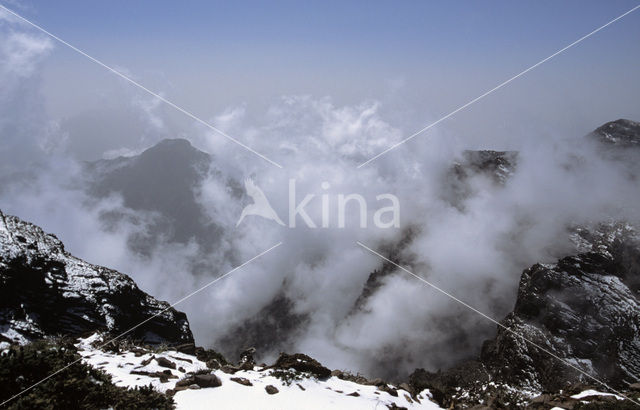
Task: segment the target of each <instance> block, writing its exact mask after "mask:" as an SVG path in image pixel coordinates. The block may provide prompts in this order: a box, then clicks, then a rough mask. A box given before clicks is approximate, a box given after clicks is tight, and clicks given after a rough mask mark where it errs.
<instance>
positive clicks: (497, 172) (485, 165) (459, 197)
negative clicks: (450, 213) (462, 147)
mask: <svg viewBox="0 0 640 410" xmlns="http://www.w3.org/2000/svg"><path fill="white" fill-rule="evenodd" d="M517 163H518V153H517V152H516V151H492V150H480V151H463V153H462V158H461V159H460V160H459V161H458V162H456V163H455V164H453V166H452V167H451V168H450V169H449V170H448V172H447V173H446V174H445V177H444V180H443V185H442V199H444V200H445V201H446V202H448V203H450V204H451V205H453V206H455V207H456V208H458V209H460V210H463V209H464V201H465V199H467V198H468V197H470V196H472V195H473V194H474V190H473V187H472V183H471V182H472V181H471V180H472V178H484V179H485V180H487V181H488V182H489V185H493V186H498V187H499V186H503V185H504V184H506V182H507V180H508V179H509V178H510V177H511V175H513V173H514V172H515V170H516V166H517Z"/></svg>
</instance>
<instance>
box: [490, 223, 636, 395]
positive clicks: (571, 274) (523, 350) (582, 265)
mask: <svg viewBox="0 0 640 410" xmlns="http://www.w3.org/2000/svg"><path fill="white" fill-rule="evenodd" d="M575 240H576V242H577V243H578V246H579V248H581V249H582V250H583V251H584V252H583V253H580V254H578V255H575V256H568V257H566V258H563V259H561V260H559V261H558V262H557V263H555V264H536V265H534V266H532V267H531V268H529V269H527V270H525V271H524V272H523V274H522V278H521V281H520V286H519V290H518V298H517V302H516V306H515V309H514V311H513V312H512V313H511V314H509V315H508V316H507V318H506V319H505V320H504V321H503V322H502V324H503V325H504V326H506V327H508V328H510V329H512V330H513V331H514V332H516V333H517V334H519V335H522V336H524V337H526V338H527V339H529V340H531V341H533V342H535V343H537V344H539V345H541V346H543V347H544V348H545V349H547V350H549V351H551V352H552V353H553V354H555V355H556V356H558V357H560V358H563V359H565V360H567V361H569V362H570V363H571V364H573V365H574V366H576V367H578V368H580V369H581V370H583V371H585V372H586V373H588V374H590V375H592V376H594V377H596V378H598V379H600V380H605V381H606V382H608V383H609V384H612V385H614V386H618V387H625V386H627V385H629V384H631V383H635V382H637V381H638V380H639V377H640V334H639V333H638V331H639V330H640V299H639V294H638V284H639V283H640V245H639V243H638V237H637V235H636V233H635V231H634V230H633V229H632V228H631V227H630V226H629V225H626V224H608V225H600V226H598V227H597V228H595V229H593V230H586V229H583V228H582V229H578V230H577V232H576V235H575ZM481 360H482V361H483V362H484V363H485V364H487V365H488V366H489V367H492V368H494V369H495V374H494V376H495V377H496V378H498V379H502V380H505V381H507V380H508V381H510V383H512V384H514V385H518V386H528V387H531V388H534V389H541V390H548V391H556V390H558V389H560V388H562V387H566V386H567V385H568V384H571V383H574V382H592V380H589V378H588V377H586V376H584V375H583V374H581V373H579V372H578V371H576V370H574V369H572V368H570V367H568V366H566V365H564V364H563V363H561V362H560V361H559V360H557V359H556V358H553V357H551V356H550V355H549V354H548V353H545V352H543V351H541V350H540V349H538V348H536V347H534V346H532V345H531V344H529V343H526V342H525V341H524V340H522V338H519V337H518V336H516V335H514V334H512V333H510V332H507V331H506V330H504V329H499V330H498V335H497V337H496V339H495V340H493V341H490V342H488V343H486V344H485V346H484V347H483V351H482V354H481Z"/></svg>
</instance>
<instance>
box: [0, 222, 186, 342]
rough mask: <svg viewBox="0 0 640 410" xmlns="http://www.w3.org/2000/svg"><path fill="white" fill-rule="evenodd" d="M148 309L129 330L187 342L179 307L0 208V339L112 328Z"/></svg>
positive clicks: (146, 338) (148, 338)
mask: <svg viewBox="0 0 640 410" xmlns="http://www.w3.org/2000/svg"><path fill="white" fill-rule="evenodd" d="M155 315H157V316H155ZM153 316H155V317H153ZM150 317H153V318H152V319H151V320H149V321H148V322H146V323H144V324H143V325H141V326H140V327H138V328H136V329H135V330H134V331H132V332H131V333H130V334H129V335H128V337H131V338H135V339H139V340H141V341H143V342H144V343H150V344H156V343H169V344H173V343H187V342H193V335H192V334H191V330H190V329H189V322H188V321H187V318H186V316H185V314H184V313H182V312H178V311H176V310H175V309H173V308H170V307H169V304H167V303H166V302H160V301H158V300H156V299H154V298H153V297H151V296H149V295H148V294H146V293H144V292H143V291H141V290H140V289H139V288H138V287H137V286H136V284H135V283H134V282H133V280H132V279H131V278H129V277H128V276H126V275H124V274H122V273H119V272H116V271H114V270H111V269H107V268H104V267H101V266H96V265H92V264H90V263H87V262H85V261H83V260H80V259H78V258H76V257H74V256H72V255H70V254H69V253H68V252H66V251H65V249H64V246H63V244H62V242H60V240H59V239H58V238H56V237H55V235H51V234H46V233H45V232H43V230H42V229H41V228H39V227H37V226H35V225H33V224H31V223H28V222H24V221H22V220H20V219H19V218H17V217H15V216H9V215H5V214H3V213H2V212H0V341H2V340H4V341H10V342H20V343H24V342H26V341H28V340H31V339H37V338H42V337H44V336H50V335H79V334H82V333H84V332H87V331H94V330H106V331H108V332H110V333H112V334H114V335H116V334H119V333H121V332H124V331H126V330H128V329H130V328H131V327H133V326H135V325H137V324H138V323H140V322H142V321H144V320H146V319H148V318H150Z"/></svg>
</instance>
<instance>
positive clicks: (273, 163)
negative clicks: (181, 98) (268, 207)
mask: <svg viewBox="0 0 640 410" xmlns="http://www.w3.org/2000/svg"><path fill="white" fill-rule="evenodd" d="M0 8H1V9H3V10H5V11H7V12H8V13H11V14H12V15H14V16H15V17H17V18H19V19H20V20H22V21H24V22H25V23H27V24H29V25H30V26H32V27H34V28H36V29H38V30H40V31H41V32H43V33H44V34H46V35H48V36H49V37H51V38H53V39H54V40H56V41H58V42H60V43H62V44H64V45H65V46H67V47H69V48H70V49H72V50H73V51H75V52H77V53H78V54H81V55H83V56H85V57H86V58H88V59H89V60H91V61H93V62H94V63H96V64H98V65H99V66H101V67H104V68H106V69H107V70H109V71H110V72H112V73H113V74H115V75H117V76H118V77H120V78H122V79H123V80H125V81H127V82H129V83H131V84H133V85H134V86H136V87H138V88H139V89H141V90H143V91H145V92H146V93H148V94H150V95H152V96H154V97H155V98H157V99H159V100H160V101H162V102H164V103H165V104H167V105H169V106H170V107H172V108H175V109H176V110H178V111H180V112H181V113H183V114H184V115H186V116H187V117H189V118H191V119H193V120H195V121H196V122H198V123H200V124H202V125H204V126H205V127H207V128H209V129H211V130H213V131H215V132H217V133H218V134H220V135H222V136H223V137H225V138H226V139H228V140H230V141H232V142H234V143H235V144H237V145H239V146H241V147H242V148H244V149H246V150H247V151H250V152H252V153H253V154H255V155H257V156H259V157H260V158H262V159H263V160H265V161H267V162H269V163H271V164H272V165H275V166H276V167H278V168H282V165H280V164H278V163H277V162H275V161H272V160H271V159H269V158H267V157H266V156H264V155H262V154H261V153H259V152H258V151H256V150H254V149H253V148H251V147H249V146H247V145H246V144H244V143H242V142H240V141H238V140H237V139H235V138H233V137H232V136H230V135H229V134H227V133H226V132H224V131H222V130H221V129H219V128H217V127H215V126H213V125H211V124H209V123H208V122H206V121H205V120H202V119H200V118H198V117H196V116H195V115H194V114H192V113H191V112H189V111H187V110H185V109H184V108H182V107H180V106H178V105H176V104H174V103H172V102H171V101H169V100H167V99H166V98H164V97H163V96H161V95H159V94H158V93H156V92H154V91H151V90H150V89H148V88H146V87H145V86H143V85H142V84H140V83H138V82H136V81H135V80H133V79H131V78H129V77H127V76H126V75H124V74H123V73H121V72H120V71H118V70H116V69H114V68H112V67H109V66H108V65H106V64H105V63H103V62H102V61H100V60H98V59H97V58H94V57H92V56H90V55H89V54H87V53H85V52H84V51H82V50H80V49H79V48H77V47H75V46H73V45H71V44H69V43H67V42H66V41H64V40H63V39H61V38H60V37H58V36H56V35H54V34H52V33H50V32H49V31H47V30H45V29H44V28H42V27H40V26H39V25H37V24H35V23H33V22H32V21H30V20H27V19H26V18H24V17H22V16H21V15H19V14H18V13H16V12H15V11H13V10H10V9H8V8H6V7H5V6H3V5H2V4H0Z"/></svg>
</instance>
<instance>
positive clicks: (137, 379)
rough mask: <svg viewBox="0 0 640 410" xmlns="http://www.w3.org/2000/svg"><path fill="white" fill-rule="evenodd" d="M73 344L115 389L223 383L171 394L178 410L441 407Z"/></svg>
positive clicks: (354, 387) (337, 383)
mask: <svg viewBox="0 0 640 410" xmlns="http://www.w3.org/2000/svg"><path fill="white" fill-rule="evenodd" d="M78 340H79V342H78V343H77V344H76V347H77V348H78V353H79V354H80V355H81V356H82V357H83V359H82V360H83V362H84V363H87V364H89V365H91V366H92V367H95V368H98V369H101V370H103V371H105V372H106V373H108V374H110V375H111V376H112V378H113V382H114V384H115V385H117V386H121V387H135V386H148V385H149V384H151V385H152V386H153V387H154V389H156V390H158V391H161V392H167V391H169V390H173V389H175V388H176V382H178V381H179V380H181V379H183V378H184V377H185V376H187V375H188V374H191V373H195V372H205V371H206V372H207V373H209V372H210V373H212V374H215V375H216V376H217V377H218V378H219V379H220V381H221V382H222V385H221V386H219V387H208V388H197V386H192V388H189V389H186V390H182V391H178V392H176V393H175V396H174V400H175V402H176V405H177V408H178V409H190V410H192V409H196V410H197V409H209V408H212V406H215V407H220V408H233V409H251V410H253V409H256V408H260V409H278V410H286V409H296V410H299V409H330V408H349V409H376V408H388V407H391V406H393V405H395V406H397V407H404V408H407V409H440V407H439V406H438V405H437V404H435V403H434V402H432V401H431V400H430V398H431V394H430V392H429V391H428V390H424V391H422V392H421V393H420V394H418V395H417V400H416V398H414V397H412V396H411V394H410V393H409V392H407V391H405V390H402V389H398V390H397V391H396V393H397V396H393V395H392V394H390V393H389V392H388V391H383V390H380V389H379V388H378V387H376V386H371V385H362V384H358V383H355V382H351V381H347V380H342V379H340V378H338V377H335V376H333V377H330V378H328V379H327V380H319V379H317V378H315V377H308V375H307V374H300V373H299V374H298V376H299V377H295V378H294V380H291V381H290V382H289V383H287V382H285V381H283V380H282V379H280V378H278V377H276V376H274V375H272V372H271V370H270V369H267V368H263V367H259V366H255V367H254V368H253V370H239V371H237V372H235V373H234V374H227V373H225V372H223V371H222V370H208V369H207V365H206V364H205V363H204V362H202V361H200V360H198V359H197V358H196V357H195V356H193V355H189V354H185V353H180V352H177V351H175V350H166V351H162V352H153V351H145V350H143V349H140V348H135V349H132V351H125V352H120V353H110V352H104V351H101V350H98V349H96V348H94V347H93V345H94V344H99V343H100V342H102V341H103V337H102V336H101V335H100V334H97V333H96V334H94V335H92V336H90V337H87V338H84V339H78ZM156 359H160V360H163V359H167V360H169V361H170V362H171V363H174V364H175V365H176V368H175V369H172V368H168V367H163V366H161V365H160V364H159V362H158V361H157V360H156ZM132 371H134V373H133V374H132V373H131V372H132ZM136 373H137V374H136ZM145 373H147V374H151V375H153V374H158V373H163V374H165V375H167V376H168V377H171V378H168V379H167V378H165V379H164V380H161V379H160V378H158V377H155V376H150V375H146V374H145ZM169 375H170V376H169ZM232 378H244V379H246V380H248V381H249V382H250V383H251V386H247V385H244V384H240V383H237V382H235V381H233V380H231V379H232ZM163 381H164V382H163ZM269 385H270V386H273V387H275V388H276V389H277V390H278V393H276V394H269V393H267V391H266V390H265V388H266V386H269Z"/></svg>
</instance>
